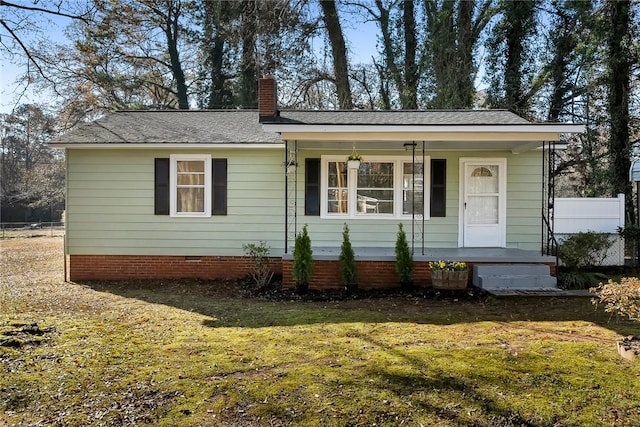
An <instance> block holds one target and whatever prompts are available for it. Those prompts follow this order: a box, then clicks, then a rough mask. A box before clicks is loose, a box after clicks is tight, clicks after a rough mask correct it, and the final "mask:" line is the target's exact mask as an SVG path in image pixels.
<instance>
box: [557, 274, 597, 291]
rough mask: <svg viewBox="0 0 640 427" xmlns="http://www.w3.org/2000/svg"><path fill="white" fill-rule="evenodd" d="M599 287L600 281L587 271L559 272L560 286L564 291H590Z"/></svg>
mask: <svg viewBox="0 0 640 427" xmlns="http://www.w3.org/2000/svg"><path fill="white" fill-rule="evenodd" d="M597 285H598V280H597V279H596V277H595V276H594V275H593V273H589V272H586V271H576V270H567V271H562V272H558V286H559V287H560V288H562V289H589V288H591V287H593V286H597Z"/></svg>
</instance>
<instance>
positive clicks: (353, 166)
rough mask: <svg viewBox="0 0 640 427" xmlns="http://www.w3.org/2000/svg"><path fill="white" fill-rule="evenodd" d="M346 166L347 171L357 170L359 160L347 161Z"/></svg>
mask: <svg viewBox="0 0 640 427" xmlns="http://www.w3.org/2000/svg"><path fill="white" fill-rule="evenodd" d="M347 166H348V167H349V169H359V168H360V160H348V161H347Z"/></svg>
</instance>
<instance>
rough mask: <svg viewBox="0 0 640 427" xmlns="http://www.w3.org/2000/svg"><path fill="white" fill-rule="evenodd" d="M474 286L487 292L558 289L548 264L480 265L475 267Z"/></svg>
mask: <svg viewBox="0 0 640 427" xmlns="http://www.w3.org/2000/svg"><path fill="white" fill-rule="evenodd" d="M473 285H474V286H476V287H478V288H482V289H486V290H500V289H504V290H511V289H513V290H542V289H544V290H553V289H558V285H557V281H556V278H555V277H553V276H551V269H550V268H549V266H548V265H547V264H478V265H474V266H473Z"/></svg>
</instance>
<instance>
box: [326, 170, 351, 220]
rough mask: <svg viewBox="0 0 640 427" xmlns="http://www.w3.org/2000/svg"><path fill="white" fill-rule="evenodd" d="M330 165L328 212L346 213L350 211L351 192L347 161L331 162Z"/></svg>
mask: <svg viewBox="0 0 640 427" xmlns="http://www.w3.org/2000/svg"><path fill="white" fill-rule="evenodd" d="M327 166H328V174H329V176H328V178H329V185H328V189H327V190H328V192H327V196H328V197H327V211H328V213H336V214H346V213H348V212H349V201H348V197H349V192H348V191H347V163H346V162H329V163H328V164H327Z"/></svg>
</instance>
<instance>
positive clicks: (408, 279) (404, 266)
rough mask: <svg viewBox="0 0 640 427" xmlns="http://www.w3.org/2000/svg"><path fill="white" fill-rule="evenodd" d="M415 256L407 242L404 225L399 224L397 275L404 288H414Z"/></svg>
mask: <svg viewBox="0 0 640 427" xmlns="http://www.w3.org/2000/svg"><path fill="white" fill-rule="evenodd" d="M413 269H414V263H413V255H412V254H411V250H410V249H409V243H408V242H407V234H406V233H405V232H404V230H403V228H402V223H400V224H398V234H397V238H396V273H397V274H398V279H400V284H401V285H402V287H403V288H408V287H411V286H413Z"/></svg>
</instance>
